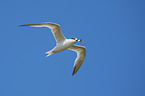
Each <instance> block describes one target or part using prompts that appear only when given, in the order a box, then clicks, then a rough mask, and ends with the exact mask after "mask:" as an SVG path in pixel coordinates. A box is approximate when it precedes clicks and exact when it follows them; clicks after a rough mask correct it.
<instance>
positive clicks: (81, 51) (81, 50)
mask: <svg viewBox="0 0 145 96" xmlns="http://www.w3.org/2000/svg"><path fill="white" fill-rule="evenodd" d="M68 49H70V50H72V51H75V52H76V53H77V58H76V60H75V63H74V71H73V73H72V75H74V74H75V73H76V72H77V71H78V70H79V68H80V67H81V65H82V63H83V61H84V59H85V57H86V48H85V47H83V46H78V45H73V46H71V47H69V48H68Z"/></svg>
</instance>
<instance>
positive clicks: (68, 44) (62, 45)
mask: <svg viewBox="0 0 145 96" xmlns="http://www.w3.org/2000/svg"><path fill="white" fill-rule="evenodd" d="M20 26H31V27H48V28H50V29H51V31H52V33H53V35H54V37H55V40H56V46H55V47H54V48H53V49H52V50H50V51H48V52H46V54H47V56H46V57H48V56H50V55H52V54H54V53H58V52H61V51H64V50H66V49H70V50H72V51H75V52H76V53H77V57H76V59H75V62H74V70H73V73H72V75H74V74H75V73H76V72H77V71H78V70H79V68H80V67H81V65H82V63H83V61H84V59H85V57H86V48H85V47H84V46H79V45H74V44H75V43H76V42H81V41H83V40H82V39H77V38H71V39H67V38H65V37H64V35H63V34H62V32H61V28H60V25H58V24H56V23H50V22H46V23H35V24H25V25H20Z"/></svg>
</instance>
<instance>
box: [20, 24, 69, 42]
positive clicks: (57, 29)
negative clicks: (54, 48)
mask: <svg viewBox="0 0 145 96" xmlns="http://www.w3.org/2000/svg"><path fill="white" fill-rule="evenodd" d="M20 26H31V27H48V28H50V29H51V31H52V33H53V35H54V37H55V40H56V42H57V43H59V42H62V41H64V40H65V39H66V38H65V37H64V35H63V34H62V32H61V28H60V25H58V24H55V23H49V22H46V23H35V24H25V25H20Z"/></svg>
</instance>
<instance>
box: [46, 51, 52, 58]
mask: <svg viewBox="0 0 145 96" xmlns="http://www.w3.org/2000/svg"><path fill="white" fill-rule="evenodd" d="M45 54H47V55H46V57H48V56H50V55H52V54H54V53H53V51H48V52H46V53H45Z"/></svg>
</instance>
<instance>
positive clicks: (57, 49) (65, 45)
mask: <svg viewBox="0 0 145 96" xmlns="http://www.w3.org/2000/svg"><path fill="white" fill-rule="evenodd" d="M75 43H76V41H75V40H72V39H66V40H65V41H63V42H61V43H59V44H58V45H57V46H56V47H55V48H54V50H53V52H55V53H57V52H61V51H64V50H66V49H67V48H69V47H71V46H72V45H73V44H75Z"/></svg>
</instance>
